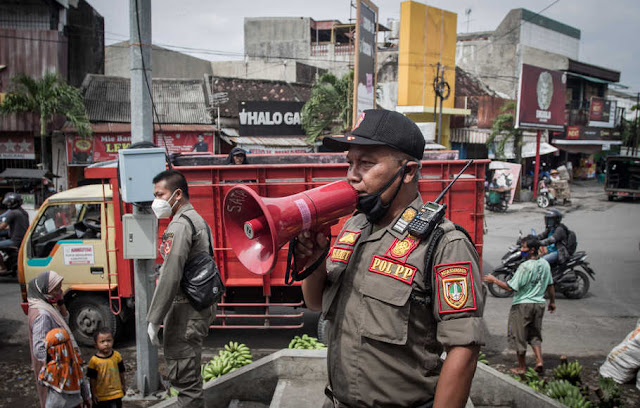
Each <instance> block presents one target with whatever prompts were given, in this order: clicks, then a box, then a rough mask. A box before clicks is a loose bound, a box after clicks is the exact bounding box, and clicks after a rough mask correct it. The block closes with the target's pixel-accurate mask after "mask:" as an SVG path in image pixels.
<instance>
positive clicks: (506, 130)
mask: <svg viewBox="0 0 640 408" xmlns="http://www.w3.org/2000/svg"><path fill="white" fill-rule="evenodd" d="M515 110H516V103H515V102H514V101H507V102H506V103H505V104H504V105H502V107H501V108H500V112H501V113H500V114H499V115H498V116H497V117H496V119H495V120H494V121H493V125H492V126H491V134H489V137H488V138H487V147H491V145H492V144H493V143H494V142H495V140H496V138H497V137H498V135H502V136H503V137H502V139H500V141H498V144H497V145H496V156H497V157H498V158H504V147H505V145H506V144H507V142H508V141H509V140H512V139H513V150H514V153H515V155H516V159H515V162H516V163H518V164H522V130H521V129H516V128H515V123H516V121H515V114H514V112H515Z"/></svg>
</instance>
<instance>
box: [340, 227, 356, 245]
mask: <svg viewBox="0 0 640 408" xmlns="http://www.w3.org/2000/svg"><path fill="white" fill-rule="evenodd" d="M360 234H361V232H360V231H358V232H355V231H347V230H345V231H343V232H342V235H340V238H338V240H337V241H336V244H343V245H349V246H354V245H355V244H356V242H358V238H360Z"/></svg>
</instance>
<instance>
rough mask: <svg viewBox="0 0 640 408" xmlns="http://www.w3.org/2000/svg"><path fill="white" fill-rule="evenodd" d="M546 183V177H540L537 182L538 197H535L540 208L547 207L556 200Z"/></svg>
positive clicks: (547, 181)
mask: <svg viewBox="0 0 640 408" xmlns="http://www.w3.org/2000/svg"><path fill="white" fill-rule="evenodd" d="M548 184H549V179H547V178H546V177H542V178H541V179H540V182H538V197H537V198H536V202H537V203H538V207H540V208H547V207H548V206H550V205H553V204H554V203H555V201H556V198H555V197H554V195H553V193H552V191H551V190H550V189H549V187H548Z"/></svg>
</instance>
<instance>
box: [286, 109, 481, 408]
mask: <svg viewBox="0 0 640 408" xmlns="http://www.w3.org/2000/svg"><path fill="white" fill-rule="evenodd" d="M323 143H324V144H325V146H326V147H328V148H330V149H332V150H337V151H345V150H348V154H347V161H348V163H349V169H348V170H347V181H348V182H349V183H351V185H352V186H353V187H354V188H355V189H356V190H357V192H358V193H359V197H358V205H357V209H358V211H357V212H356V213H355V214H354V215H353V216H352V217H351V218H350V219H349V220H348V221H347V222H346V223H345V225H344V227H343V229H342V231H341V232H340V235H339V236H338V237H337V238H336V241H335V243H334V245H333V247H332V248H331V249H330V252H329V255H328V256H327V258H326V261H325V263H324V264H323V266H321V267H320V268H318V269H317V270H316V271H315V272H313V273H312V274H311V276H309V277H308V278H307V279H306V280H304V281H303V282H302V290H303V293H304V299H305V302H306V304H307V307H309V308H310V309H312V310H318V311H319V310H321V311H322V314H323V316H324V318H325V319H327V321H328V323H329V326H328V327H329V329H328V354H327V364H328V373H329V386H328V387H327V390H326V394H327V396H328V397H329V399H328V400H327V403H326V404H325V406H327V407H331V406H333V407H431V406H435V407H463V406H464V405H465V403H466V401H467V398H468V395H469V388H470V386H471V381H472V379H473V375H474V372H475V368H476V362H477V356H478V351H479V348H480V345H482V344H483V326H484V325H483V322H482V312H483V307H484V291H483V289H482V288H483V286H482V280H481V277H480V269H479V264H478V254H477V252H476V250H475V248H474V246H473V244H472V243H471V242H470V240H469V239H468V238H467V236H466V234H465V233H463V232H461V231H459V230H457V229H456V228H455V226H454V225H453V224H452V223H451V222H450V221H449V220H447V219H444V221H443V222H442V223H441V224H440V228H441V231H440V232H438V230H437V229H436V230H435V231H434V232H433V233H431V234H430V235H429V236H428V237H427V238H424V239H419V238H416V237H413V236H411V235H410V234H409V233H408V232H407V231H406V226H407V225H408V223H409V222H410V221H411V220H412V219H413V218H414V217H415V215H416V213H417V212H418V210H419V209H420V208H421V206H422V205H423V202H422V199H421V197H420V194H419V193H418V177H419V169H420V159H422V157H423V152H424V144H425V142H424V137H423V136H422V133H421V131H420V129H419V128H418V127H417V126H416V124H415V123H413V122H412V121H411V120H410V119H408V118H406V117H405V116H403V115H401V114H399V113H397V112H391V111H386V110H366V111H365V112H364V113H363V114H361V116H360V118H359V120H358V122H357V124H356V126H355V127H354V129H353V131H352V132H351V134H348V135H345V136H333V137H327V138H325V139H324V142H323ZM436 233H437V234H438V236H439V237H440V238H439V240H438V241H437V246H435V247H434V248H431V251H430V249H429V245H430V243H431V242H432V241H433V240H435V239H436ZM298 239H299V244H298V246H297V247H296V253H297V256H296V261H297V263H298V265H307V266H308V265H311V264H313V263H314V261H316V260H317V259H318V257H320V256H321V254H322V252H323V250H324V249H325V248H326V247H327V245H328V242H327V239H326V238H325V236H324V235H323V234H321V233H318V234H315V233H314V234H311V233H309V232H304V233H302V234H301V235H300V236H299V237H298ZM429 252H431V255H430V256H429V255H428V253H429ZM443 350H446V351H447V356H446V359H445V360H444V362H443V361H442V360H441V357H440V356H441V354H442V351H443Z"/></svg>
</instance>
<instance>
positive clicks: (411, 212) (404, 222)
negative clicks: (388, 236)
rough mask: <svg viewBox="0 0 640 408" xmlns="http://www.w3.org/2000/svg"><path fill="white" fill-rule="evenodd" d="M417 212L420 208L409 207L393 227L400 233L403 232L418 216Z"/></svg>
mask: <svg viewBox="0 0 640 408" xmlns="http://www.w3.org/2000/svg"><path fill="white" fill-rule="evenodd" d="M417 214H418V210H416V209H415V208H413V207H407V208H406V209H405V210H404V212H403V213H402V215H401V216H400V218H398V221H396V223H395V224H393V227H392V228H391V229H392V230H394V231H396V232H398V233H400V234H403V233H404V231H405V230H406V229H407V227H408V226H409V223H410V222H411V221H412V220H413V219H414V218H415V217H416V215H417Z"/></svg>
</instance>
